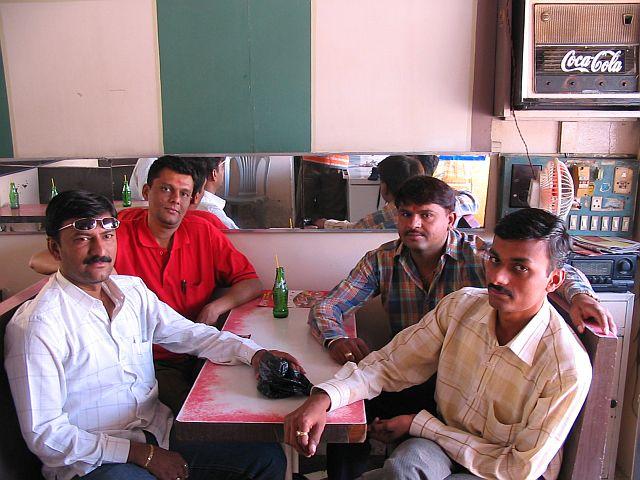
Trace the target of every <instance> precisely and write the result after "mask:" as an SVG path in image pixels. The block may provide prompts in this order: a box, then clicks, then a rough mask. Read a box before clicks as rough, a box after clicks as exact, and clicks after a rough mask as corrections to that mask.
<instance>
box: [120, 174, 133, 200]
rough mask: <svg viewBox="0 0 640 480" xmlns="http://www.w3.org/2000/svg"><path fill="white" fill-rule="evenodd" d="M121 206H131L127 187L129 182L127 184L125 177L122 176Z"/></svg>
mask: <svg viewBox="0 0 640 480" xmlns="http://www.w3.org/2000/svg"><path fill="white" fill-rule="evenodd" d="M122 206H123V207H130V206H131V188H130V187H129V182H127V176H126V175H125V176H124V183H123V184H122Z"/></svg>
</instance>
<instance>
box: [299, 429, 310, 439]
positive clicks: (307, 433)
mask: <svg viewBox="0 0 640 480" xmlns="http://www.w3.org/2000/svg"><path fill="white" fill-rule="evenodd" d="M308 435H309V432H303V431H302V430H296V437H306V436H308Z"/></svg>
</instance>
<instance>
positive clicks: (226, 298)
mask: <svg viewBox="0 0 640 480" xmlns="http://www.w3.org/2000/svg"><path fill="white" fill-rule="evenodd" d="M262 288H263V287H262V281H260V279H259V278H249V279H247V280H241V281H239V282H237V283H234V284H233V285H232V286H231V288H229V290H227V291H226V292H225V294H224V295H223V296H222V297H220V298H218V299H216V300H214V301H212V302H210V303H208V304H207V305H205V306H204V308H203V309H202V310H201V311H200V314H199V315H198V318H197V319H196V321H197V322H200V323H206V324H207V325H214V324H215V323H216V321H217V320H218V317H219V316H220V315H222V314H223V313H225V312H228V311H229V310H231V309H232V308H235V307H237V306H239V305H242V304H243V303H246V302H248V301H249V300H253V299H254V298H256V297H257V296H259V295H260V294H261V293H262Z"/></svg>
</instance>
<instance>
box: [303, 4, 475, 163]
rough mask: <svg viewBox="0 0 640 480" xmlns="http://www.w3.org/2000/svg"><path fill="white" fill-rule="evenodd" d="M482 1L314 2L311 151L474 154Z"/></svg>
mask: <svg viewBox="0 0 640 480" xmlns="http://www.w3.org/2000/svg"><path fill="white" fill-rule="evenodd" d="M475 31H476V2H470V1H469V0H448V1H446V2H433V1H424V0H403V1H398V0H377V1H375V2H371V1H368V0H350V1H345V0H322V1H316V2H312V49H313V54H312V74H311V75H312V85H313V87H312V109H313V115H312V116H313V123H312V131H313V135H312V149H313V150H314V151H320V152H339V151H343V150H348V151H362V152H376V151H383V152H385V151H386V152H388V151H429V150H439V151H468V150H469V149H470V148H471V147H470V142H471V102H472V89H473V66H474V58H475V57H474V55H475V51H474V44H475Z"/></svg>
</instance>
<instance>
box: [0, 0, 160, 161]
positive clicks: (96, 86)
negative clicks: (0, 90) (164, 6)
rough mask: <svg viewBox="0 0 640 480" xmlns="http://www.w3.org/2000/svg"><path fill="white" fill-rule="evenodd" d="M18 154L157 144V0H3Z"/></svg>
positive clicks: (125, 149) (97, 151)
mask: <svg viewBox="0 0 640 480" xmlns="http://www.w3.org/2000/svg"><path fill="white" fill-rule="evenodd" d="M0 21H1V30H0V33H1V35H2V37H1V38H0V44H1V45H2V56H3V60H4V68H5V76H6V83H7V94H8V99H9V110H10V119H11V130H12V136H13V148H14V156H15V157H23V158H29V157H47V156H69V157H73V156H85V155H100V156H118V155H120V156H127V155H132V154H134V153H135V154H137V155H140V156H148V155H147V154H151V153H157V152H159V151H161V150H162V128H161V114H160V85H159V82H160V81H159V75H158V71H159V62H158V48H157V45H158V42H157V35H156V21H155V2H154V1H153V0H84V1H82V2H77V1H58V2H48V1H45V2H41V1H36V2H0Z"/></svg>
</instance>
